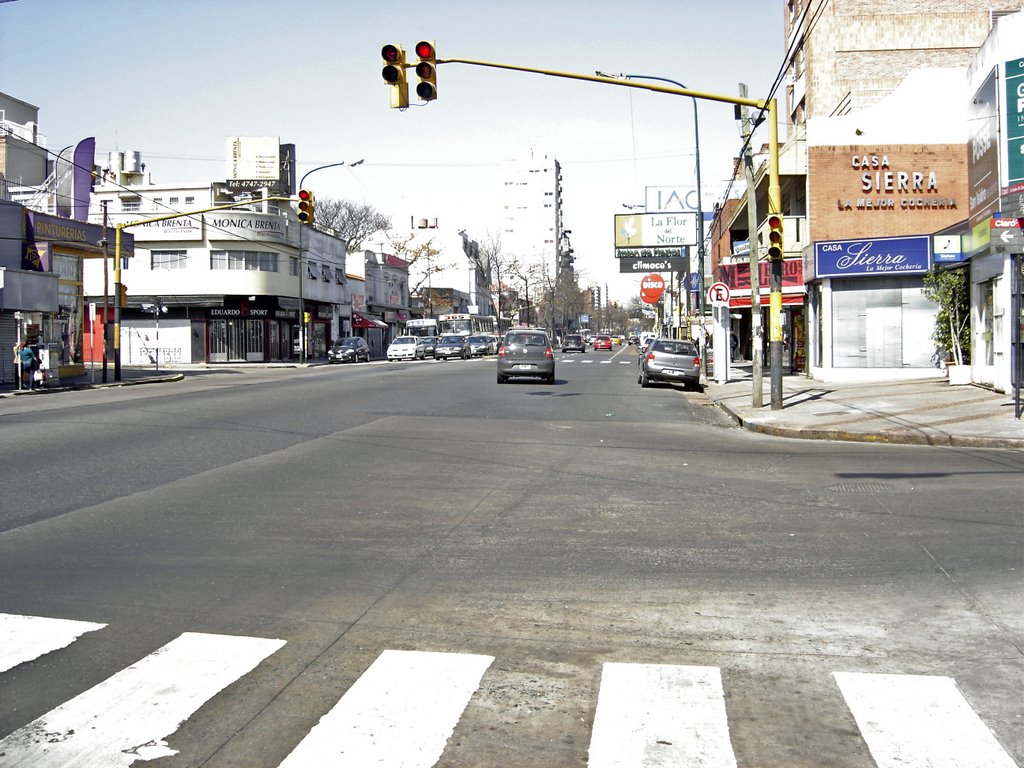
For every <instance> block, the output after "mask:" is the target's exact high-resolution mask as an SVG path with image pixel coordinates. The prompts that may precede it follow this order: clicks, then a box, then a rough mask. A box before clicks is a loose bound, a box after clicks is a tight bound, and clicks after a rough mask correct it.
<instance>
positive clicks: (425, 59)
mask: <svg viewBox="0 0 1024 768" xmlns="http://www.w3.org/2000/svg"><path fill="white" fill-rule="evenodd" d="M416 56H417V57H418V58H419V61H417V62H416V77H418V78H419V82H418V83H416V95H417V96H419V97H420V98H421V99H423V100H424V101H433V100H434V99H436V98H437V51H436V50H435V49H434V42H433V41H432V40H420V41H419V42H418V43H416Z"/></svg>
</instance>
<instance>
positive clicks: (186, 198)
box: [185, 195, 196, 205]
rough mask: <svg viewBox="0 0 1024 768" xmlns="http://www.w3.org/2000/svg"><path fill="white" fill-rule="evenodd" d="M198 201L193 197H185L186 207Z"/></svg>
mask: <svg viewBox="0 0 1024 768" xmlns="http://www.w3.org/2000/svg"><path fill="white" fill-rule="evenodd" d="M195 201H196V199H195V197H194V196H193V195H185V205H192V204H193V203H194V202H195Z"/></svg>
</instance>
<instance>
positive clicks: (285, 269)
mask: <svg viewBox="0 0 1024 768" xmlns="http://www.w3.org/2000/svg"><path fill="white" fill-rule="evenodd" d="M273 196H277V197H282V198H284V197H286V195H283V194H281V193H273V192H269V191H268V190H267V189H256V190H251V191H247V192H242V191H240V190H238V189H232V188H230V187H229V186H228V183H226V182H220V181H215V182H212V183H204V184H155V183H153V181H152V179H151V175H150V174H149V173H147V172H146V169H145V165H144V164H143V163H142V161H141V157H140V156H139V154H138V153H132V152H129V153H123V152H119V153H111V156H110V159H109V164H108V165H107V166H106V167H105V168H104V169H103V173H102V174H101V177H100V178H99V180H98V183H97V185H96V190H95V194H94V195H93V198H92V204H91V207H90V221H91V222H94V223H97V224H101V223H102V222H103V220H104V208H105V209H106V219H107V222H108V224H109V225H110V226H111V227H113V226H115V225H117V224H123V223H126V222H129V221H140V220H147V219H156V218H159V217H165V216H168V217H169V218H165V219H163V220H160V221H144V223H141V224H138V225H135V226H132V227H130V228H127V229H125V230H124V231H130V232H132V233H133V234H134V235H135V254H134V257H133V258H130V259H123V260H122V261H123V264H122V267H123V268H122V269H121V282H122V284H123V285H124V286H125V293H126V297H127V304H126V306H125V308H124V309H123V310H122V318H121V345H120V346H121V362H122V363H123V364H127V365H133V364H143V365H145V364H154V363H157V362H159V363H161V364H164V363H166V364H173V363H178V362H181V363H194V362H214V363H216V362H234V361H239V362H242V361H249V362H255V361H274V360H290V359H294V358H297V357H301V356H302V352H303V350H302V345H301V344H300V336H301V328H302V327H304V326H305V327H306V343H305V356H306V357H311V358H319V357H324V356H325V355H326V352H327V349H328V347H329V345H330V343H331V341H332V340H333V339H335V338H338V337H340V336H344V335H349V334H350V333H351V332H352V329H353V314H352V310H353V304H355V305H356V308H357V310H359V309H362V308H364V307H365V305H366V301H365V296H364V295H363V285H364V269H363V264H362V260H357V263H354V264H352V265H349V267H350V268H351V269H352V270H353V272H352V274H348V273H347V272H346V268H347V265H346V258H345V254H346V247H345V246H346V244H345V242H344V241H343V240H341V239H339V238H337V237H335V236H334V235H333V233H331V232H329V231H320V230H318V229H316V228H315V227H310V226H306V225H302V224H300V223H299V222H298V221H297V219H296V218H295V213H294V208H293V204H292V203H291V202H289V201H288V200H286V199H280V200H265V201H263V202H253V203H251V204H248V205H242V206H241V207H237V208H235V207H232V208H228V207H227V206H230V205H233V204H236V203H244V202H245V201H247V200H258V199H260V198H265V197H273ZM221 206H223V207H224V208H223V209H222V210H215V211H206V212H203V213H194V214H190V213H189V212H190V211H197V212H198V211H203V210H205V209H209V208H215V207H221ZM175 213H180V214H181V215H180V216H174V215H173V214H175ZM108 241H109V242H108V248H109V249H110V252H111V254H112V255H113V250H114V233H113V230H111V233H110V237H109V238H108ZM300 253H301V261H302V269H301V270H300V268H299V263H300ZM105 271H106V275H104V272H105ZM113 271H114V268H113V267H112V266H111V267H108V268H107V269H106V270H105V269H104V261H103V260H89V261H88V262H87V263H86V265H85V269H84V278H83V279H84V292H85V296H86V300H87V301H88V302H91V303H92V304H93V305H94V309H93V310H92V315H93V317H95V316H97V315H99V316H102V313H103V311H104V310H103V297H104V295H107V296H113V295H114V286H113V280H114V276H113ZM104 286H106V290H105V288H104ZM112 314H113V312H112V307H111V308H108V315H107V316H108V323H109V322H111V321H112ZM303 321H304V322H303ZM90 325H93V324H92V323H90ZM95 325H96V326H97V327H98V326H99V323H96V324H95ZM158 329H159V339H157V330H158ZM87 346H88V345H87ZM95 348H96V349H102V342H98V343H97V344H96V345H95Z"/></svg>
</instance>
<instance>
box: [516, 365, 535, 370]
mask: <svg viewBox="0 0 1024 768" xmlns="http://www.w3.org/2000/svg"><path fill="white" fill-rule="evenodd" d="M515 369H516V370H517V371H532V370H533V366H532V365H522V364H521V365H517V366H515Z"/></svg>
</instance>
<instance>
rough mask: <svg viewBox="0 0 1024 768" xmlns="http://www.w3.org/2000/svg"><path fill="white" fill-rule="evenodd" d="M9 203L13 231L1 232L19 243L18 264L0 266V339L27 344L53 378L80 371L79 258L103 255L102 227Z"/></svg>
mask: <svg viewBox="0 0 1024 768" xmlns="http://www.w3.org/2000/svg"><path fill="white" fill-rule="evenodd" d="M15 207H16V208H17V209H18V211H19V212H18V213H17V216H18V217H19V218H20V220H21V221H20V224H19V226H18V227H17V232H11V233H8V232H6V231H5V232H4V233H3V234H4V236H5V237H12V238H16V239H17V240H19V241H21V243H22V247H21V248H20V249H19V250H20V251H21V255H20V258H19V262H20V263H19V264H17V265H14V264H8V263H5V264H4V265H3V266H4V273H5V275H4V285H3V294H2V296H3V301H2V306H0V339H2V340H3V342H4V346H5V348H7V349H8V350H9V349H10V348H11V345H12V344H13V341H12V338H13V339H24V340H28V341H29V342H30V343H32V345H33V346H34V347H35V348H36V350H37V353H38V355H39V358H40V360H41V362H42V365H43V367H44V368H45V369H46V371H47V373H48V375H49V376H50V377H51V379H53V380H59V379H67V378H73V377H76V376H82V375H84V374H85V372H86V369H85V338H86V327H85V326H86V324H87V322H88V320H87V318H86V312H85V300H84V292H83V277H82V275H83V260H84V259H102V258H103V255H104V254H103V239H104V231H103V227H101V226H98V225H96V224H89V223H87V222H83V221H75V220H73V219H64V218H60V217H57V216H51V215H49V214H45V213H39V212H36V211H30V210H27V209H24V208H22V207H21V206H13V205H12V206H11V209H12V210H13V208H15ZM8 219H10V220H11V221H13V218H12V217H11V216H5V221H6V220H8ZM5 228H6V224H5ZM108 234H109V233H108ZM122 251H123V252H124V253H125V254H126V255H128V256H130V255H131V254H132V253H133V252H134V238H133V237H132V236H131V235H127V236H125V237H124V238H123V240H122ZM5 357H7V356H6V355H5ZM4 378H5V380H6V379H7V378H8V371H6V370H5V371H4Z"/></svg>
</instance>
